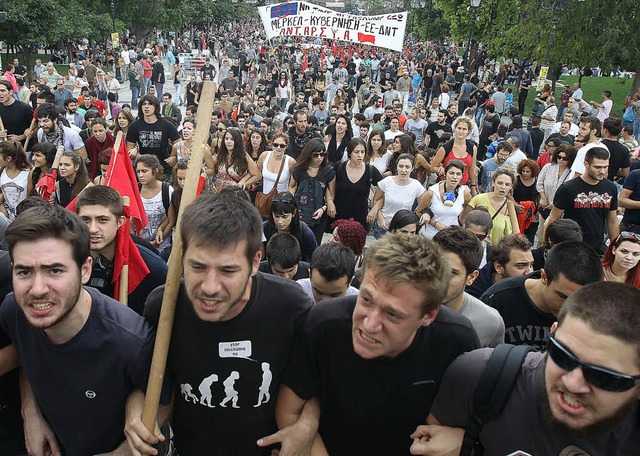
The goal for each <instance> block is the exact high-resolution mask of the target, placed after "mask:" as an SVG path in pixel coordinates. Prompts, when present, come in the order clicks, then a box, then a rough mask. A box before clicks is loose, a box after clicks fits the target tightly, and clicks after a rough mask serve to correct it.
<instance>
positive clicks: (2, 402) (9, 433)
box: [0, 250, 27, 456]
mask: <svg viewBox="0 0 640 456" xmlns="http://www.w3.org/2000/svg"><path fill="white" fill-rule="evenodd" d="M12 272H13V271H12V267H11V259H10V258H9V252H7V251H4V250H3V251H0V302H2V301H3V300H4V298H5V296H6V295H7V294H8V293H10V292H11V290H12V285H11V276H12ZM9 344H11V340H10V339H9V338H8V337H6V336H5V335H4V334H3V333H2V331H0V349H2V348H4V347H6V346H7V345H9ZM0 454H2V455H7V456H18V455H20V456H22V455H24V454H27V451H26V450H25V448H24V433H23V431H22V416H21V415H20V387H19V386H18V369H14V370H13V371H11V372H8V373H6V374H5V375H3V376H0Z"/></svg>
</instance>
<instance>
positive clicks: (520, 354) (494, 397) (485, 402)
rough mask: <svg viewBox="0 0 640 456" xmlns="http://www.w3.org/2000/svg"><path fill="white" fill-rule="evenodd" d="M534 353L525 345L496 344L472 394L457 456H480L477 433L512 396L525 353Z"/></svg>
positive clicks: (498, 412) (482, 450)
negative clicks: (470, 407) (467, 420)
mask: <svg viewBox="0 0 640 456" xmlns="http://www.w3.org/2000/svg"><path fill="white" fill-rule="evenodd" d="M532 350H534V349H533V347H529V346H528V345H510V344H500V345H498V346H497V347H496V348H495V350H494V351H493V354H492V355H491V358H489V362H488V363H487V367H486V369H485V371H484V373H483V374H482V377H480V381H479V382H478V386H477V387H476V391H475V392H474V394H473V409H472V413H473V415H472V416H471V418H470V420H469V424H467V429H466V432H465V433H464V440H463V441H462V448H461V449H460V456H471V455H472V454H475V455H476V456H482V455H483V454H484V448H483V447H482V444H481V443H480V440H479V436H480V431H482V428H483V427H484V425H485V423H488V422H489V421H491V420H493V419H494V418H496V417H498V415H500V413H501V412H502V409H503V408H504V405H505V404H506V402H507V399H508V398H509V395H510V394H511V390H512V389H513V385H515V383H516V379H517V378H518V375H519V374H520V369H521V368H522V363H523V361H524V359H525V358H526V356H527V354H528V353H529V352H530V351H532Z"/></svg>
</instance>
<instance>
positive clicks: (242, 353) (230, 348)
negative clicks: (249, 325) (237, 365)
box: [218, 340, 253, 361]
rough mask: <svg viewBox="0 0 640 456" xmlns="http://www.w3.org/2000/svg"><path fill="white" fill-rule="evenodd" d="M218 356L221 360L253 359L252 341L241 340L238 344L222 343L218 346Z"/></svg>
mask: <svg viewBox="0 0 640 456" xmlns="http://www.w3.org/2000/svg"><path fill="white" fill-rule="evenodd" d="M218 356H220V358H247V359H251V341H250V340H239V341H237V342H220V343H219V344H218ZM251 361H253V360H251Z"/></svg>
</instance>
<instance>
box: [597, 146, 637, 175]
mask: <svg viewBox="0 0 640 456" xmlns="http://www.w3.org/2000/svg"><path fill="white" fill-rule="evenodd" d="M602 144H604V145H605V146H607V149H609V153H610V154H611V155H610V156H609V175H608V176H607V179H609V180H611V181H612V180H614V179H615V177H616V175H617V174H618V171H620V169H622V168H629V167H631V158H630V157H629V149H627V147H626V146H624V145H623V144H620V143H619V142H618V141H613V140H611V139H603V140H602Z"/></svg>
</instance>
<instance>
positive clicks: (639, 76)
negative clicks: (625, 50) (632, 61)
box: [631, 63, 640, 94]
mask: <svg viewBox="0 0 640 456" xmlns="http://www.w3.org/2000/svg"><path fill="white" fill-rule="evenodd" d="M638 90H640V63H638V66H637V67H636V75H635V76H634V78H633V84H632V85H631V93H632V94H633V93H636V92H637V91H638Z"/></svg>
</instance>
